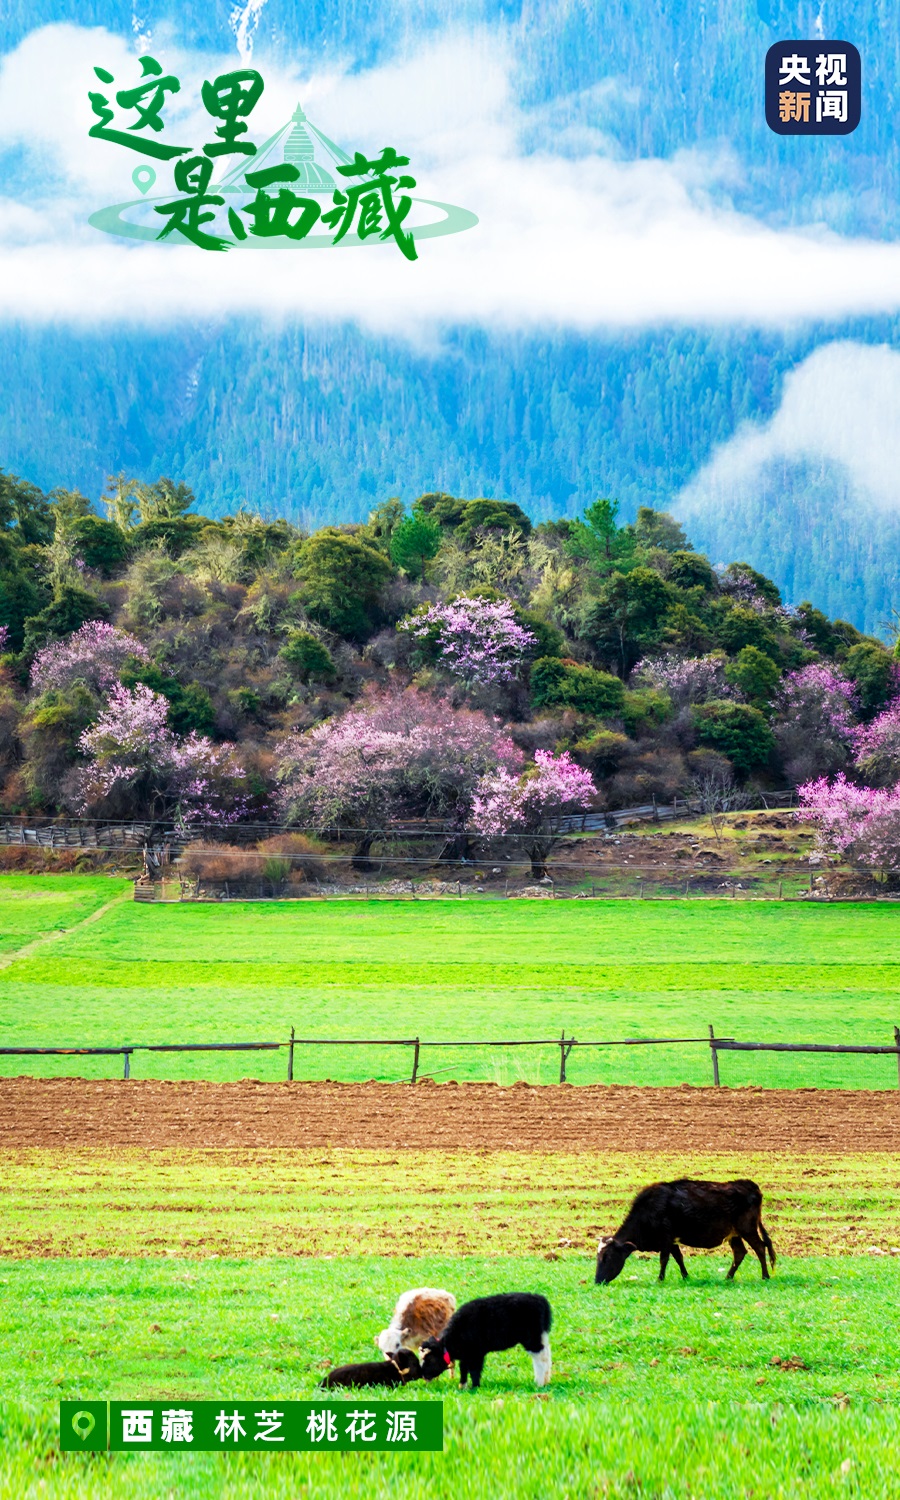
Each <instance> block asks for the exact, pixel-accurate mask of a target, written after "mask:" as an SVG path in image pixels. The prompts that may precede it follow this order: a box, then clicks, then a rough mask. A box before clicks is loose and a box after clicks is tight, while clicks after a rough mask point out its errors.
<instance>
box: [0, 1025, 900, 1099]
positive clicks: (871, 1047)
mask: <svg viewBox="0 0 900 1500" xmlns="http://www.w3.org/2000/svg"><path fill="white" fill-rule="evenodd" d="M666 1046H669V1047H683V1046H691V1047H696V1046H704V1047H708V1048H709V1053H710V1061H711V1068H712V1082H713V1084H714V1086H715V1087H716V1088H719V1087H721V1086H722V1085H721V1081H720V1077H719V1054H720V1053H723V1052H724V1053H740V1052H746V1053H759V1052H773V1053H803V1054H810V1053H812V1054H818V1055H822V1054H828V1055H832V1056H843V1055H846V1056H869V1057H895V1058H896V1059H897V1088H898V1089H900V1027H897V1026H895V1027H894V1043H893V1046H890V1045H881V1044H878V1043H871V1044H870V1043H865V1044H862V1043H851V1042H743V1041H738V1040H737V1039H736V1038H735V1037H727V1036H718V1035H717V1034H716V1032H715V1029H714V1028H713V1027H712V1026H710V1027H709V1028H708V1033H707V1035H706V1036H693V1037H616V1038H603V1039H598V1040H593V1041H590V1040H584V1041H583V1040H581V1039H579V1038H577V1037H574V1036H567V1035H566V1032H565V1029H563V1030H562V1031H561V1033H560V1035H559V1036H558V1037H505V1038H490V1039H486V1040H484V1039H482V1040H478V1039H475V1040H473V1039H471V1038H466V1039H465V1040H462V1041H449V1040H446V1039H443V1038H441V1039H435V1040H433V1041H432V1040H423V1039H422V1038H421V1037H418V1036H414V1037H299V1036H297V1035H296V1033H295V1030H294V1028H293V1027H292V1028H291V1033H290V1036H289V1037H288V1038H287V1039H286V1040H284V1041H265V1042H130V1043H126V1044H123V1045H121V1046H111V1047H0V1057H111V1056H115V1057H122V1058H123V1078H130V1077H131V1059H132V1057H133V1056H134V1054H135V1053H137V1052H148V1053H157V1052H280V1051H286V1053H287V1081H288V1082H292V1081H293V1080H294V1061H295V1051H296V1049H297V1048H298V1047H313V1048H327V1047H366V1048H369V1049H375V1048H383V1047H403V1048H409V1049H411V1051H412V1068H411V1070H410V1071H409V1072H408V1074H407V1075H406V1076H408V1079H409V1082H410V1083H417V1082H418V1081H419V1079H420V1077H422V1076H425V1075H424V1074H422V1073H420V1064H421V1059H422V1053H423V1052H424V1051H426V1050H427V1051H439V1050H441V1049H447V1048H453V1049H454V1050H456V1049H462V1048H470V1047H479V1048H538V1047H540V1048H553V1049H556V1050H558V1053H559V1082H560V1083H566V1082H567V1081H568V1079H567V1076H566V1064H567V1062H568V1059H569V1057H570V1055H571V1054H572V1053H573V1052H574V1051H576V1050H578V1049H581V1050H585V1051H587V1050H599V1049H605V1048H615V1047H666ZM440 1071H445V1070H441V1069H432V1070H431V1071H430V1073H429V1074H428V1076H431V1075H432V1074H433V1073H434V1072H440ZM397 1081H402V1080H397Z"/></svg>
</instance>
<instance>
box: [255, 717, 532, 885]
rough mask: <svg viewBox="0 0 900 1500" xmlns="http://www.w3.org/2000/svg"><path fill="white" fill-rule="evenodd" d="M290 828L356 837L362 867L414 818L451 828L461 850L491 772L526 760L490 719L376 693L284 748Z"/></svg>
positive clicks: (281, 760) (281, 773)
mask: <svg viewBox="0 0 900 1500" xmlns="http://www.w3.org/2000/svg"><path fill="white" fill-rule="evenodd" d="M277 755H278V770H277V778H278V781H279V783H280V796H279V802H280V807H281V811H282V814H283V816H284V817H285V818H286V819H287V821H289V822H292V823H298V824H301V825H303V826H306V827H309V828H313V829H316V830H317V831H319V832H325V831H326V830H331V829H343V830H345V831H347V832H348V833H351V832H352V834H353V837H354V843H355V848H356V859H357V861H358V862H359V863H360V864H361V866H362V867H364V866H365V861H366V859H367V857H368V855H369V853H370V851H371V848H372V844H373V842H374V840H375V838H376V837H377V834H378V833H379V831H380V830H381V829H383V828H385V827H386V826H387V825H388V824H389V823H391V822H393V821H395V820H396V819H398V818H404V817H431V818H441V819H443V820H445V822H446V823H447V825H448V827H449V829H450V830H451V831H452V832H453V833H454V834H455V837H456V842H457V843H458V841H459V839H460V837H461V835H462V831H463V830H464V828H465V825H466V822H467V820H468V817H469V813H470V811H471V807H472V800H473V798H474V795H475V790H476V787H477V786H478V784H479V782H480V780H481V778H482V777H483V776H484V775H485V773H486V772H487V771H489V770H494V769H496V768H497V767H504V768H505V769H507V770H517V769H518V768H519V767H520V766H521V764H522V759H523V757H522V753H521V751H520V750H519V749H517V747H516V746H515V745H514V744H513V742H512V740H511V739H510V738H509V736H508V735H506V734H505V733H504V732H503V731H502V729H501V728H500V727H499V726H498V725H497V724H496V723H495V722H493V721H492V720H491V719H489V718H488V717H487V716H486V715H485V714H482V713H478V712H476V711H475V710H472V709H461V708H451V707H449V706H448V705H447V704H446V703H442V702H439V701H438V700H436V699H434V698H432V697H430V696H429V695H428V694H426V693H421V692H418V691H417V690H416V689H415V688H407V689H406V690H405V691H397V690H394V691H390V692H381V693H372V694H371V695H370V696H369V697H368V698H366V699H364V700H363V702H362V703H361V704H359V705H357V706H356V707H354V708H351V709H349V710H348V712H347V713H345V714H343V715H341V717H340V718H333V719H328V720H327V721H326V722H325V723H323V724H318V725H317V726H316V727H315V728H314V729H311V730H308V731H307V732H306V733H305V734H301V735H295V736H293V737H292V738H290V739H288V740H285V741H284V742H283V744H281V745H280V746H279V747H278V750H277Z"/></svg>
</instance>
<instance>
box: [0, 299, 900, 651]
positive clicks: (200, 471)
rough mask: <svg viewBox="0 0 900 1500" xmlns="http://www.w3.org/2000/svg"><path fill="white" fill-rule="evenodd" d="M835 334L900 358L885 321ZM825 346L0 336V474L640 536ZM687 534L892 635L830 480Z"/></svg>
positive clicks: (875, 563) (327, 514) (299, 506)
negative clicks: (177, 483)
mask: <svg viewBox="0 0 900 1500" xmlns="http://www.w3.org/2000/svg"><path fill="white" fill-rule="evenodd" d="M843 331H844V332H845V333H846V334H849V335H851V336H852V337H854V338H856V339H859V340H862V341H864V342H870V343H878V342H885V341H886V342H889V343H891V344H896V343H897V342H898V341H900V329H898V326H897V325H896V324H894V323H891V322H888V321H881V322H875V321H872V322H867V323H860V324H855V325H852V326H850V327H849V328H845V329H844V330H843ZM834 332H835V330H821V329H819V330H806V331H797V332H794V333H793V334H790V335H780V334H775V333H772V334H763V333H760V334H751V333H748V332H746V331H741V332H737V331H735V332H727V331H723V332H718V333H700V332H690V331H684V330H678V331H669V332H660V333H653V334H633V335H630V336H627V337H626V336H623V337H619V338H616V339H614V340H613V339H607V340H604V339H599V338H584V337H574V336H571V335H563V334H559V335H557V336H555V337H550V338H544V339H537V338H525V337H512V336H510V337H506V338H502V337H500V336H498V335H491V336H488V335H487V334H485V333H481V332H478V331H467V332H464V331H457V332H456V333H455V334H449V335H448V336H447V339H446V341H445V344H444V348H443V350H442V352H440V353H439V354H435V353H433V352H429V353H417V352H416V351H414V350H412V349H410V347H409V346H408V345H407V344H406V343H404V342H401V341H399V340H388V339H375V338H373V337H372V336H370V335H363V334H362V333H359V332H356V331H353V330H350V329H343V330H331V329H319V330H306V329H303V328H302V327H296V326H294V327H286V328H282V329H280V330H271V331H266V332H261V331H260V330H259V328H258V327H257V326H256V325H253V326H251V325H249V324H242V323H233V322H232V323H229V324H228V325H226V326H224V327H218V328H206V329H202V330H201V329H195V330H191V331H170V332H166V333H162V334H158V335H148V334H145V333H142V332H140V331H138V330H125V331H116V332H114V333H112V332H102V333H96V334H84V333H79V332H74V331H69V330H66V329H42V330H37V329H28V330H26V329H22V328H14V329H9V328H7V329H4V330H2V332H0V372H2V376H3V382H4V384H5V385H6V387H7V389H8V390H9V391H10V392H12V399H9V400H7V401H6V402H4V403H3V404H2V406H0V456H2V461H3V464H4V466H5V467H7V468H8V469H11V470H13V471H14V472H17V473H20V474H27V475H28V476H29V477H30V478H31V479H32V480H33V481H34V482H36V483H38V484H39V485H40V486H41V487H42V488H44V489H51V488H52V487H53V486H54V485H60V484H62V485H65V486H76V487H77V488H79V489H81V490H82V491H83V492H84V493H85V494H87V495H89V496H91V497H93V498H94V499H97V498H98V497H99V495H100V493H101V490H102V488H103V484H104V482H105V477H106V475H107V474H108V473H109V472H111V471H114V470H115V471H117V470H119V469H121V468H126V469H128V471H129V472H131V473H134V474H136V475H139V476H140V477H141V478H143V479H145V480H148V481H150V480H153V479H155V478H157V477H158V476H159V475H160V474H171V473H177V474H178V475H179V476H180V477H183V478H184V479H185V481H186V482H187V483H189V484H190V485H191V487H192V488H193V489H194V491H195V493H196V494H197V496H198V502H199V504H200V506H201V508H202V510H203V511H204V512H205V513H206V514H208V515H211V516H217V515H224V514H226V513H227V512H228V511H233V510H235V509H236V508H237V507H238V506H240V505H242V504H243V505H244V506H246V507H247V508H249V509H251V510H254V511H257V512H259V513H260V514H262V515H264V516H275V515H280V516H285V517H286V518H287V519H289V520H291V521H292V522H294V523H297V524H302V525H304V526H307V527H310V526H317V525H323V524H326V523H329V522H335V521H364V520H365V518H366V516H367V515H368V513H369V511H370V510H371V509H372V507H373V506H374V505H375V504H377V503H378V502H380V501H382V500H384V499H386V498H387V497H389V496H391V495H397V496H399V497H400V498H401V499H403V500H405V501H407V502H410V501H412V500H413V499H414V498H415V496H416V495H418V494H422V493H425V492H426V491H429V490H447V491H450V492H451V493H455V494H463V495H467V496H477V495H485V496H488V497H496V498H501V499H512V500H516V501H517V502H519V503H520V504H521V505H522V506H523V507H524V508H525V509H526V510H527V511H528V512H529V514H530V515H532V516H533V517H534V518H535V520H547V519H550V518H551V517H554V516H563V515H574V514H576V513H577V512H578V511H579V510H580V509H583V508H584V506H585V505H586V504H587V503H589V502H590V500H592V499H593V498H595V497H596V496H597V495H610V496H613V497H615V498H617V499H618V500H619V501H620V503H621V506H622V515H623V517H625V518H626V519H629V520H631V519H633V518H634V516H635V515H636V514H637V508H638V506H639V505H651V506H656V507H662V508H663V509H671V508H673V507H674V508H675V509H676V510H677V509H678V505H677V497H678V494H679V491H680V490H681V489H682V487H683V486H684V485H686V484H687V483H688V481H689V480H690V479H691V477H692V475H694V473H695V472H696V471H697V469H698V468H699V467H700V466H701V465H702V464H703V462H704V461H705V459H706V458H707V456H708V455H709V453H710V452H711V451H712V450H713V449H715V448H716V446H717V445H719V444H721V443H723V442H725V441H726V440H727V439H729V438H730V437H732V436H733V434H734V433H735V431H736V430H738V429H739V428H740V426H741V424H742V423H744V422H746V421H748V420H749V419H755V420H757V421H759V420H764V419H766V418H769V417H770V416H771V415H772V413H773V412H774V411H775V410H776V408H777V407H778V404H779V401H780V398H781V393H782V389H783V382H784V378H785V375H786V373H787V372H789V371H790V370H791V369H793V368H795V367H796V365H797V364H798V363H799V362H800V361H802V360H803V359H804V357H805V356H806V355H807V354H808V353H809V351H810V350H811V349H812V348H814V347H816V345H817V344H818V343H819V342H821V341H826V342H827V340H828V339H829V338H830V337H831V336H832V335H833V333H834ZM16 393H18V394H16ZM26 393H27V394H26ZM689 524H690V530H691V533H692V535H693V536H694V538H695V539H696V541H697V543H698V545H701V546H702V547H704V548H705V549H706V550H708V551H709V552H710V554H711V556H712V558H713V561H715V562H727V561H729V560H730V559H731V558H733V557H735V556H739V557H743V558H746V559H747V560H748V561H750V562H752V563H753V565H754V566H756V567H758V568H760V569H761V570H762V571H764V572H766V573H767V574H769V575H770V576H771V577H773V578H774V579H776V581H777V582H778V584H779V587H780V588H782V590H783V591H784V594H785V597H786V598H787V599H788V600H789V601H792V602H795V603H796V602H799V601H800V600H801V599H803V598H807V597H810V596H812V597H815V598H817V599H819V600H820V602H821V604H822V606H823V607H824V608H825V609H827V610H828V612H829V613H832V614H836V615H841V616H843V617H844V618H846V619H849V620H852V621H853V623H854V624H855V625H856V626H857V627H858V628H861V629H866V630H870V631H871V630H875V631H876V632H877V631H880V630H881V628H882V623H883V622H884V621H885V620H887V619H888V618H889V617H890V614H891V610H892V609H893V608H895V607H896V606H897V605H898V603H900V595H898V593H897V585H896V574H897V558H898V557H900V550H898V549H900V535H898V522H897V519H896V518H895V516H893V515H892V514H890V513H886V514H885V513H882V514H873V515H872V516H870V517H868V518H865V517H864V514H861V512H860V502H859V500H858V499H857V498H856V497H855V496H854V495H852V494H849V493H847V491H846V487H843V488H842V484H841V476H840V474H839V473H831V472H827V473H821V472H819V473H813V472H809V471H807V472H804V471H801V470H799V469H796V470H794V471H793V472H790V471H785V469H784V467H780V468H779V469H778V470H777V471H775V472H774V473H773V474H771V475H769V477H768V479H767V481H766V482H765V483H763V484H761V485H760V487H759V489H758V490H754V491H753V492H752V493H751V494H750V495H749V496H748V497H747V498H746V499H745V500H744V502H743V503H742V504H741V505H736V504H735V502H734V499H733V497H726V498H725V499H724V500H723V501H722V502H721V503H719V504H715V503H708V504H705V505H704V506H703V507H702V508H701V509H699V510H695V511H692V512H691V514H690V518H689Z"/></svg>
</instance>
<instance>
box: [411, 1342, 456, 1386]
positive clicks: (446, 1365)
mask: <svg viewBox="0 0 900 1500" xmlns="http://www.w3.org/2000/svg"><path fill="white" fill-rule="evenodd" d="M419 1358H420V1360H421V1361H422V1379H423V1380H437V1378H438V1376H439V1375H443V1373H444V1371H445V1370H449V1369H450V1368H451V1366H452V1364H453V1361H452V1359H451V1358H450V1355H449V1354H448V1353H447V1350H446V1348H445V1346H444V1342H443V1340H442V1339H426V1340H425V1342H424V1344H423V1345H422V1347H421V1349H420V1350H419Z"/></svg>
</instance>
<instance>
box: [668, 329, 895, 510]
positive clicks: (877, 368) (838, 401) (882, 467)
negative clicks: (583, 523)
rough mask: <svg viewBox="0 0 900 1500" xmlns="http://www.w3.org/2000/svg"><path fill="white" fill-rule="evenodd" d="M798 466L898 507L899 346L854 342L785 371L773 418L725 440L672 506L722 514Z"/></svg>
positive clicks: (876, 501) (836, 346) (866, 497)
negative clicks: (782, 470) (776, 475)
mask: <svg viewBox="0 0 900 1500" xmlns="http://www.w3.org/2000/svg"><path fill="white" fill-rule="evenodd" d="M796 464H799V465H812V466H813V467H814V468H815V469H817V470H819V471H820V472H821V471H825V472H831V473H832V475H833V476H834V477H835V478H837V479H838V480H839V481H840V484H841V488H842V489H844V490H845V491H846V492H847V493H848V494H849V495H850V496H852V497H854V498H855V499H856V500H858V501H867V502H868V503H869V504H871V505H876V506H879V507H881V508H883V509H892V510H896V509H898V507H900V352H898V351H897V350H895V349H891V348H888V347H887V346H886V345H883V344H882V345H875V346H870V345H865V344H858V343H854V342H852V341H850V340H841V341H837V342H835V343H831V344H825V345H823V346H822V347H821V348H819V349H817V350H816V351H815V352H814V353H813V354H811V355H810V356H809V357H808V358H807V359H805V360H804V361H803V363H802V364H800V365H798V366H797V368H796V369H795V370H793V371H792V372H791V374H790V375H789V376H788V377H787V379H786V381H785V387H784V393H783V396H782V400H781V404H780V406H779V408H778V411H777V412H776V413H775V415H774V417H773V418H772V419H771V421H769V422H767V423H765V424H764V425H762V426H756V425H750V424H748V425H747V426H745V427H743V428H742V429H741V430H740V431H738V432H737V433H736V434H735V436H734V437H733V438H732V439H731V440H730V441H729V442H727V443H725V444H723V446H722V447H721V448H720V449H719V450H718V451H717V452H716V453H714V454H713V456H712V458H711V459H710V460H709V462H708V463H707V464H706V465H705V466H704V467H703V469H702V470H701V471H700V473H699V474H698V475H697V477H696V478H695V479H694V480H693V481H692V483H691V484H690V485H689V486H688V487H687V489H686V490H684V491H683V492H682V494H681V495H680V496H679V498H678V500H677V502H675V504H674V505H673V509H674V510H676V511H677V513H678V515H679V516H680V517H684V518H685V519H689V518H690V517H691V516H702V515H703V513H704V511H707V510H710V509H713V508H714V509H715V510H716V511H718V512H720V513H721V508H722V507H723V506H733V505H735V504H736V503H740V502H742V501H744V500H746V499H748V498H750V497H752V496H753V495H754V493H756V492H757V491H758V490H759V488H760V486H761V484H763V483H764V482H766V480H767V477H768V476H770V475H771V474H772V472H773V470H774V471H775V472H777V469H778V467H779V466H783V467H784V468H786V469H788V470H789V469H790V468H791V467H792V466H793V465H796Z"/></svg>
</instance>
